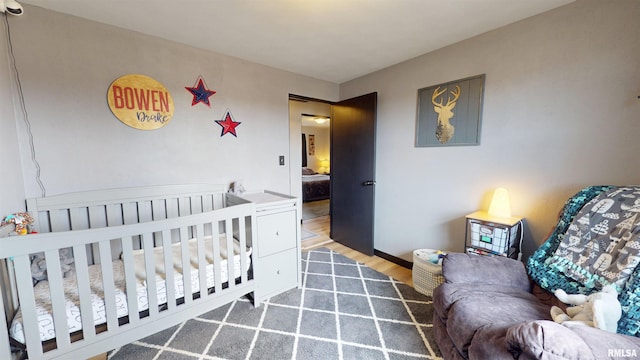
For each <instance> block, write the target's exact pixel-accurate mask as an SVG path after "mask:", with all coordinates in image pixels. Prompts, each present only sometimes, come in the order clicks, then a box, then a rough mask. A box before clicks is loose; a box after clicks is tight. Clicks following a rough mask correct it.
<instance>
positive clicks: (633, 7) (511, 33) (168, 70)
mask: <svg viewBox="0 0 640 360" xmlns="http://www.w3.org/2000/svg"><path fill="white" fill-rule="evenodd" d="M638 18H640V2H638V1H635V0H620V1H615V2H601V1H597V0H593V1H592V0H578V1H577V2H575V3H572V4H570V5H568V6H565V7H562V8H559V9H557V10H554V11H551V12H548V13H545V14H541V15H539V16H536V17H533V18H530V19H526V20H524V21H521V22H518V23H516V24H512V25H509V26H506V27H504V28H500V29H498V30H495V31H492V32H489V33H487V34H483V35H481V36H478V37H475V38H472V39H469V40H467V41H464V42H461V43H458V44H455V45H452V46H449V47H447V48H444V49H441V50H438V51H435V52H432V53H429V54H426V55H424V56H421V57H418V58H416V59H413V60H410V61H407V62H404V63H402V64H398V65H397V66H393V67H390V68H387V69H385V70H382V71H379V72H376V73H373V74H370V75H367V76H365V77H362V78H360V79H356V80H354V81H351V82H348V83H345V84H341V85H340V86H338V85H337V84H332V83H328V82H323V81H319V80H315V79H311V78H308V77H304V76H300V75H296V74H292V73H288V72H284V71H280V70H275V69H272V68H268V67H264V66H261V65H257V64H253V63H249V62H246V61H242V60H238V59H235V58H231V57H227V56H223V55H219V54H214V53H210V52H206V51H202V50H199V49H196V48H192V47H187V46H183V45H180V44H176V43H171V42H168V41H164V40H161V39H157V38H154V37H150V36H145V35H141V34H138V33H134V32H130V31H125V30H121V29H117V28H114V27H110V26H106V25H102V24H98V23H95V22H91V21H86V20H82V19H78V18H75V17H71V16H67V15H62V14H58V13H55V12H50V11H46V10H43V9H40V8H37V7H32V6H27V7H26V12H25V15H24V16H22V17H10V18H8V20H9V23H10V26H11V33H12V35H13V45H14V49H15V52H16V60H17V65H18V69H19V70H20V75H21V80H22V85H23V90H24V94H25V103H26V107H27V110H28V112H29V119H30V122H31V126H32V131H33V135H34V144H35V149H36V154H37V160H38V162H39V163H40V167H41V169H42V175H41V178H42V181H43V183H44V185H45V187H46V190H47V194H49V195H53V194H57V193H64V192H69V191H77V190H84V189H99V188H112V187H121V186H135V185H147V184H169V183H197V182H228V181H232V180H237V179H243V180H244V183H245V186H246V187H248V188H256V189H257V188H270V189H273V190H277V191H283V192H287V193H292V194H297V195H298V196H299V193H300V185H299V181H300V180H299V164H300V151H299V149H300V136H299V134H300V114H301V113H308V112H309V111H310V110H309V109H306V107H308V106H311V105H309V104H305V103H297V104H292V105H291V106H289V101H288V94H289V93H293V94H298V95H304V96H308V97H313V98H319V99H326V100H337V99H338V98H341V99H346V98H349V97H353V96H357V95H361V94H365V93H369V92H372V91H377V92H378V133H377V134H378V135H377V136H378V137H377V163H376V170H377V174H376V180H377V185H376V225H375V226H376V228H375V231H376V238H375V241H376V244H375V246H376V248H377V249H379V250H381V251H384V252H387V253H390V254H392V255H395V256H399V257H403V258H405V259H407V260H410V259H411V251H412V250H413V249H415V248H421V247H429V248H442V249H446V250H461V249H462V245H463V237H464V215H465V214H467V213H470V212H473V211H475V210H477V209H482V208H485V209H486V208H487V207H488V196H489V194H490V192H491V191H492V190H493V189H494V188H496V187H498V186H504V187H507V188H508V189H509V190H510V192H511V199H512V207H513V213H514V214H515V215H520V216H523V217H525V218H526V222H527V223H526V224H527V225H526V229H527V231H526V234H527V238H526V241H527V242H528V244H527V246H528V247H529V248H533V247H535V245H536V244H537V243H539V242H540V241H541V240H542V238H543V237H544V235H545V234H546V233H547V232H548V230H549V229H550V227H551V226H552V224H553V223H554V220H555V217H556V214H557V212H558V210H559V209H560V207H561V205H562V203H563V201H564V200H565V199H566V198H567V197H568V196H570V195H571V194H572V193H574V192H576V191H577V190H578V189H580V188H581V187H583V186H585V185H588V184H596V183H617V184H627V183H638V182H639V181H638V180H639V178H640V167H639V166H638V163H639V162H638V160H637V154H638V153H639V151H638V150H640V142H638V141H637V139H636V137H637V136H638V135H639V134H640V122H639V121H638V117H639V116H640V100H638V99H637V96H638V95H640V68H638V63H639V61H638V60H639V59H640V40H639V38H638V31H637V29H638V27H637V19H638ZM212 36H216V34H212ZM5 45H6V34H5V33H4V32H3V33H2V35H1V36H0V46H1V47H2V48H4V47H5ZM381 51H383V49H381ZM128 73H140V74H145V75H148V76H151V77H154V78H155V79H156V80H158V81H160V82H161V83H163V84H164V85H165V87H167V88H168V89H169V91H170V92H171V94H172V95H173V98H174V102H175V104H176V111H175V115H174V118H173V120H171V122H170V123H169V125H167V126H165V127H164V128H162V129H160V130H155V131H149V132H145V131H140V130H135V129H131V128H129V127H127V126H126V125H124V124H122V123H120V122H119V121H118V120H117V119H116V118H115V117H114V116H113V115H112V114H111V112H110V110H109V108H108V106H107V102H106V93H107V88H108V86H109V84H110V83H111V82H112V81H113V80H115V79H116V78H118V77H119V76H121V75H124V74H128ZM483 73H484V74H486V91H485V97H484V112H483V119H482V133H481V144H480V145H479V146H470V147H446V148H415V147H414V146H413V144H414V132H415V115H416V98H417V90H418V89H419V88H422V87H426V86H430V85H434V84H438V83H441V82H447V81H451V80H455V79H460V78H464V77H468V76H472V75H477V74H483ZM199 75H201V76H203V78H204V79H205V81H206V82H207V84H208V85H209V87H210V88H211V89H213V90H215V91H217V92H218V93H217V94H216V95H214V96H213V97H212V98H211V100H212V107H211V108H207V107H206V106H204V105H202V104H198V105H197V106H195V107H192V106H191V99H192V97H191V95H190V94H189V93H188V92H187V91H186V90H185V89H184V87H185V86H193V84H194V83H195V81H196V79H197V77H198V76H199ZM10 79H11V72H10V71H9V64H8V61H7V60H6V59H5V58H2V59H0V126H1V127H2V129H3V130H2V131H1V132H0V150H1V151H2V154H3V158H4V163H3V168H4V169H8V170H3V172H2V174H3V176H2V177H0V178H2V180H0V185H2V186H1V187H0V211H1V212H2V215H4V214H6V213H10V212H14V211H18V210H21V209H16V207H21V206H23V199H24V197H30V196H40V195H41V191H40V189H39V187H38V185H37V183H36V182H35V166H34V164H33V163H32V161H31V152H30V149H29V143H28V138H27V136H26V129H25V125H24V122H23V120H22V118H21V117H20V116H21V114H20V111H19V107H18V103H17V102H16V101H15V100H14V102H13V106H14V107H15V109H16V111H17V112H16V114H17V116H15V115H14V112H13V111H12V110H8V109H10V108H11V103H8V102H7V101H10V100H7V99H11V98H12V97H14V98H15V95H16V94H15V91H12V90H11V89H12V86H13V85H9V84H8V82H9V80H10ZM292 103H293V102H292ZM7 105H8V106H7ZM226 109H229V110H230V111H231V112H232V114H233V116H234V117H235V120H236V121H240V122H242V124H241V125H240V126H239V127H238V138H234V137H233V136H231V135H225V136H224V137H220V127H219V126H218V125H216V124H215V123H213V120H216V119H220V118H221V117H222V116H223V114H224V112H225V110H226ZM311 110H313V109H311ZM319 115H320V114H319ZM327 115H328V114H327ZM290 122H291V123H290ZM290 129H291V130H290ZM18 143H19V145H18ZM279 155H286V156H287V160H288V161H287V166H285V167H280V166H278V161H277V158H278V156H279ZM291 164H294V166H290V165H291ZM7 174H8V175H7Z"/></svg>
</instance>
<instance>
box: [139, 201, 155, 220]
mask: <svg viewBox="0 0 640 360" xmlns="http://www.w3.org/2000/svg"><path fill="white" fill-rule="evenodd" d="M152 219H153V217H152V210H151V202H150V201H139V202H138V222H141V223H143V222H148V221H151V220H152Z"/></svg>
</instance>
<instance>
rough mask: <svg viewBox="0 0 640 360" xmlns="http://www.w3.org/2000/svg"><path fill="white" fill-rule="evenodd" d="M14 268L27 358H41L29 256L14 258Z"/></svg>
mask: <svg viewBox="0 0 640 360" xmlns="http://www.w3.org/2000/svg"><path fill="white" fill-rule="evenodd" d="M14 264H15V268H16V283H17V285H18V297H19V299H20V308H21V309H22V327H23V330H24V337H25V343H26V345H27V348H28V349H29V356H32V357H34V358H38V357H39V356H42V345H41V343H40V330H39V329H38V317H37V315H36V314H37V313H36V301H35V296H34V294H33V287H32V285H31V284H32V279H31V266H30V262H29V256H28V255H24V256H16V257H15V258H14Z"/></svg>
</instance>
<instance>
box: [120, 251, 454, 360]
mask: <svg viewBox="0 0 640 360" xmlns="http://www.w3.org/2000/svg"><path fill="white" fill-rule="evenodd" d="M302 265H303V287H302V289H293V290H290V291H288V292H286V293H284V294H281V295H279V296H276V297H273V298H271V299H269V300H267V301H266V302H265V303H263V304H262V305H261V306H260V307H259V308H254V307H253V306H252V305H251V303H250V302H249V300H247V299H239V300H236V301H234V302H233V303H231V304H228V305H225V306H222V307H220V308H218V309H215V310H212V311H210V312H208V313H206V314H203V315H201V316H198V317H196V318H194V319H191V320H188V321H186V322H184V323H182V324H180V325H179V326H175V327H173V328H171V329H167V330H164V331H161V332H159V333H157V334H154V335H152V336H149V337H147V338H144V339H142V340H139V341H135V342H133V343H131V344H129V345H126V346H123V347H122V348H120V349H117V350H114V351H112V352H111V353H110V354H109V359H111V360H121V359H136V360H147V359H149V360H155V359H189V360H193V359H300V360H303V359H323V360H324V359H386V360H400V359H403V360H404V359H441V355H440V352H439V351H438V349H437V347H436V345H435V342H434V341H433V337H432V336H433V335H432V330H433V327H432V325H431V321H432V317H433V306H432V304H431V298H430V297H427V296H424V295H422V294H420V293H418V292H416V291H415V290H414V289H413V288H411V287H409V286H407V285H405V284H403V283H400V282H398V281H396V280H393V279H391V278H390V277H388V276H386V275H384V274H381V273H379V272H377V271H375V270H372V269H370V268H368V267H366V266H365V265H363V264H360V263H357V262H355V261H353V260H351V259H349V258H347V257H345V256H343V255H340V254H338V253H335V252H333V251H331V250H329V249H325V248H321V249H317V250H311V251H309V252H305V253H303V261H302Z"/></svg>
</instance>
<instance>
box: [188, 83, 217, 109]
mask: <svg viewBox="0 0 640 360" xmlns="http://www.w3.org/2000/svg"><path fill="white" fill-rule="evenodd" d="M185 89H187V90H188V91H189V92H190V93H191V94H192V95H193V101H191V106H194V105H195V104H197V103H200V102H201V103H204V104H206V105H207V106H208V107H211V104H210V103H209V98H210V97H211V96H212V95H213V94H215V93H216V92H215V91H213V90H209V89H207V87H206V86H205V84H204V81H203V80H202V78H199V79H198V84H197V85H196V86H194V87H188V86H186V87H185Z"/></svg>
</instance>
